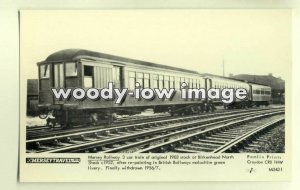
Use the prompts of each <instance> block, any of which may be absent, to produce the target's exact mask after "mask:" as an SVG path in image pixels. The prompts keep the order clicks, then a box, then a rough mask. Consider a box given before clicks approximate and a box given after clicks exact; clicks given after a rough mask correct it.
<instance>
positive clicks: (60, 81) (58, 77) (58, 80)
mask: <svg viewBox="0 0 300 190" xmlns="http://www.w3.org/2000/svg"><path fill="white" fill-rule="evenodd" d="M53 72H54V75H53V84H54V85H53V87H54V88H56V89H59V88H64V86H65V85H64V84H65V78H64V64H63V63H59V64H55V65H54V71H53ZM53 98H54V104H62V103H63V100H57V99H56V98H55V97H54V96H53Z"/></svg>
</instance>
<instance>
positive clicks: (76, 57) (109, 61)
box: [37, 49, 271, 127]
mask: <svg viewBox="0 0 300 190" xmlns="http://www.w3.org/2000/svg"><path fill="white" fill-rule="evenodd" d="M37 66H38V73H39V76H38V84H39V85H38V110H39V116H40V118H43V119H46V118H47V117H48V116H49V115H52V116H53V118H54V119H53V118H51V119H52V121H54V122H55V123H60V124H61V126H64V127H69V126H72V125H73V124H78V123H83V122H85V123H92V124H98V123H99V122H101V121H107V122H108V123H112V122H113V121H114V118H115V117H116V115H119V114H120V115H124V114H126V115H132V114H138V113H141V112H142V111H143V110H145V109H149V108H152V109H153V110H154V112H155V113H159V112H169V113H170V114H171V115H172V116H174V115H186V114H195V113H198V114H199V113H202V112H213V111H214V110H215V109H216V106H217V105H223V106H224V107H225V108H226V109H233V108H246V107H252V106H260V105H268V104H269V103H270V100H271V87H270V86H266V85H261V84H256V83H250V82H247V81H243V80H237V79H232V78H227V77H221V76H215V75H209V74H201V73H199V72H197V71H192V70H188V69H183V68H177V67H172V66H167V65H162V64H156V63H152V62H146V61H140V60H136V59H130V58H125V57H120V56H115V55H110V54H105V53H100V52H94V51H89V50H84V49H64V50H61V51H58V52H55V53H53V54H51V55H49V56H48V57H47V58H46V59H45V60H44V61H41V62H38V63H37ZM108 82H113V84H114V88H120V89H124V88H127V89H128V90H134V88H135V87H136V86H135V85H136V83H137V82H138V83H139V84H140V86H141V88H158V89H163V88H165V89H170V88H175V89H176V90H177V91H176V92H177V93H176V94H175V95H174V97H172V100H164V101H162V100H160V99H154V100H152V101H149V100H137V99H135V98H134V97H131V96H127V97H126V98H125V100H124V102H123V103H122V104H115V103H114V102H113V101H93V100H90V99H85V100H82V101H78V100H75V99H74V98H72V97H71V98H70V99H68V100H65V99H56V98H55V97H54V96H53V94H52V93H51V89H53V88H55V89H59V88H83V89H89V88H97V89H103V88H105V87H107V84H108ZM182 83H186V84H187V86H188V87H189V88H198V89H199V88H205V89H210V88H220V89H224V88H233V89H238V88H244V89H246V90H247V97H248V98H247V100H246V101H238V100H235V101H234V102H232V103H230V104H224V103H222V102H221V101H220V100H210V99H208V98H206V99H190V100H183V99H182V98H181V92H180V88H181V84H182Z"/></svg>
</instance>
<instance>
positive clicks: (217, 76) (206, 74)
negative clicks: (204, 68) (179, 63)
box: [204, 73, 270, 87]
mask: <svg viewBox="0 0 300 190" xmlns="http://www.w3.org/2000/svg"><path fill="white" fill-rule="evenodd" d="M204 75H205V76H210V77H216V78H223V79H228V80H234V81H239V82H245V83H248V84H255V85H260V86H266V87H270V86H268V85H265V84H260V83H255V82H250V81H247V80H242V79H236V78H231V77H223V76H219V75H213V74H209V73H205V74H204Z"/></svg>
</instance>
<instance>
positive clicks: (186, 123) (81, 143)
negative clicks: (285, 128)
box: [26, 108, 284, 153]
mask: <svg viewBox="0 0 300 190" xmlns="http://www.w3.org/2000/svg"><path fill="white" fill-rule="evenodd" d="M282 113H284V110H283V109H280V108H279V109H278V108H277V109H265V110H255V111H254V110H251V111H249V110H248V111H247V112H246V111H244V112H241V111H240V112H235V113H232V112H231V113H227V114H224V113H223V114H221V113H219V114H212V115H215V116H214V117H213V118H209V117H206V118H204V117H203V115H202V117H200V116H190V117H186V118H181V119H169V120H164V121H153V122H152V123H149V122H148V123H142V124H138V125H127V126H120V127H114V128H111V129H98V130H93V131H86V132H78V133H72V134H67V135H61V136H56V137H48V138H40V139H33V140H27V141H26V147H27V152H48V153H52V152H53V153H54V152H122V151H123V150H126V149H130V148H134V147H137V146H143V147H147V146H150V145H152V144H151V143H153V142H155V141H158V142H159V141H161V140H163V141H165V140H166V139H167V140H169V138H170V137H171V136H178V135H188V134H193V133H195V132H198V131H203V130H208V129H210V128H212V127H214V126H215V125H226V123H227V124H228V123H229V124H234V121H235V120H237V118H238V120H239V122H243V121H244V120H243V119H245V118H252V119H257V117H267V116H269V115H274V114H282ZM232 122H233V123H232Z"/></svg>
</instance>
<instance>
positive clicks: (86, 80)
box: [83, 65, 94, 88]
mask: <svg viewBox="0 0 300 190" xmlns="http://www.w3.org/2000/svg"><path fill="white" fill-rule="evenodd" d="M83 70H84V77H83V85H84V87H85V88H91V87H93V82H94V81H93V70H94V67H92V66H86V65H85V66H84V67H83Z"/></svg>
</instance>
